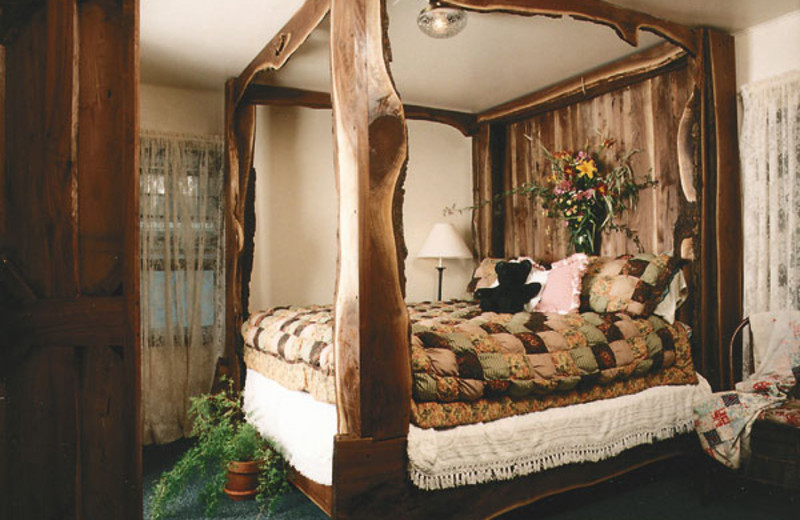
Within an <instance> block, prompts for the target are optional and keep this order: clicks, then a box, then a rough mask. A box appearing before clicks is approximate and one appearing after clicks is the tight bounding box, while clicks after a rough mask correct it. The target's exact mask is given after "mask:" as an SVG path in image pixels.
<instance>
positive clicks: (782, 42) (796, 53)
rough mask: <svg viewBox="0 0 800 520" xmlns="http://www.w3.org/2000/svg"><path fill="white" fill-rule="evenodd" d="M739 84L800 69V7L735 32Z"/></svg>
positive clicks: (737, 81) (738, 85)
mask: <svg viewBox="0 0 800 520" xmlns="http://www.w3.org/2000/svg"><path fill="white" fill-rule="evenodd" d="M734 41H735V45H736V85H737V87H741V86H743V85H746V84H748V83H751V82H753V81H758V80H762V79H766V78H769V77H772V76H776V75H778V74H781V73H784V72H787V71H790V70H799V69H800V10H797V11H793V12H791V13H789V14H787V15H784V16H781V17H779V18H775V19H774V20H770V21H768V22H765V23H762V24H759V25H755V26H753V27H749V28H747V29H745V30H743V31H740V32H738V33H736V34H734Z"/></svg>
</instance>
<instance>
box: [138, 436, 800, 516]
mask: <svg viewBox="0 0 800 520" xmlns="http://www.w3.org/2000/svg"><path fill="white" fill-rule="evenodd" d="M188 446H189V443H188V441H180V442H176V443H173V444H170V445H167V446H157V447H147V448H145V449H144V479H143V484H144V496H145V518H149V507H148V502H149V497H150V494H151V492H152V489H153V484H154V483H155V482H156V481H157V480H158V478H159V476H160V475H161V473H162V472H163V471H165V470H167V469H169V468H170V467H171V466H172V464H173V463H174V462H175V460H177V458H178V457H179V456H180V454H181V453H183V451H185V450H186V448H187V447H188ZM709 460H710V459H709ZM703 462H704V461H703ZM706 467H708V466H706V465H705V464H704V463H695V464H689V463H687V462H686V461H684V460H676V461H673V462H669V463H664V464H659V465H656V466H653V467H649V468H644V469H642V470H638V471H635V472H633V473H630V474H628V475H625V476H623V477H619V478H616V479H613V480H611V481H608V482H605V483H603V484H599V485H597V486H593V487H591V488H588V489H582V490H576V491H571V492H569V493H564V494H561V495H557V496H554V497H550V498H547V499H544V500H541V501H539V502H536V503H535V504H531V505H529V506H527V507H524V508H521V509H517V510H515V511H512V512H510V513H506V514H505V515H503V516H501V517H499V519H500V520H527V519H537V520H584V519H593V520H603V519H608V520H676V519H677V520H691V519H703V520H706V519H709V520H723V519H724V520H740V519H741V520H754V519H759V520H760V519H770V520H772V519H774V520H784V519H785V520H789V519H792V520H796V519H797V518H800V492H791V491H785V490H781V489H778V488H772V487H769V486H764V485H761V484H757V483H753V482H749V481H743V480H739V479H731V478H730V476H729V474H728V473H727V472H724V471H715V472H714V474H715V475H716V477H717V480H716V485H714V486H713V487H712V489H710V490H707V491H706V492H704V483H705V478H704V475H705V468H706ZM199 487H200V481H199V479H198V481H197V482H194V483H192V485H191V486H189V489H187V491H186V493H184V496H182V497H181V499H180V500H178V501H177V502H176V503H175V505H174V506H175V507H174V508H173V511H174V512H175V516H174V518H176V519H180V520H190V519H191V520H195V519H197V520H199V519H203V518H207V517H206V516H205V514H204V507H203V505H202V504H200V503H199V501H198V500H197V490H198V489H199ZM214 518H225V519H253V520H255V519H264V520H266V519H269V520H301V519H302V520H316V519H320V520H322V519H325V518H327V516H326V515H325V514H324V513H322V511H320V510H319V509H318V508H317V506H315V505H314V504H313V503H311V501H309V500H308V499H306V498H305V497H304V496H303V495H302V494H301V493H300V492H299V491H297V490H294V489H293V490H292V492H291V493H289V494H288V495H287V496H286V497H284V499H283V500H282V501H281V502H280V504H279V505H278V507H277V508H276V510H275V511H274V512H273V513H272V514H266V513H264V514H260V513H259V510H258V506H257V505H256V503H255V502H253V501H247V502H231V501H229V500H224V501H223V503H222V505H221V507H220V508H219V509H218V511H217V513H216V515H215V516H214ZM376 520H377V519H376Z"/></svg>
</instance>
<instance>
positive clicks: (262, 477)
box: [150, 380, 288, 520]
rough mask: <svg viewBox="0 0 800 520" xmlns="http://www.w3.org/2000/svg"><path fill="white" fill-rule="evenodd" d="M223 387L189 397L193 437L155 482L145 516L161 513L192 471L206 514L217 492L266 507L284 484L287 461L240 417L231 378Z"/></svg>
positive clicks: (164, 514)
mask: <svg viewBox="0 0 800 520" xmlns="http://www.w3.org/2000/svg"><path fill="white" fill-rule="evenodd" d="M224 386H225V388H224V389H223V390H222V391H220V392H218V393H216V394H204V395H201V396H199V397H195V398H193V399H192V400H191V406H190V408H189V416H190V418H191V419H192V421H193V425H192V435H193V436H194V437H196V438H197V440H196V442H195V443H194V445H193V446H192V447H191V448H189V450H187V451H186V452H185V453H184V454H183V456H181V458H180V459H179V460H178V462H176V463H175V466H173V468H172V469H171V470H169V471H167V472H165V473H164V474H163V475H162V476H161V478H160V479H159V481H158V483H157V484H156V486H155V488H154V492H153V495H152V497H151V501H150V505H151V513H150V518H151V519H153V520H157V519H160V518H165V517H167V516H168V515H169V513H170V503H171V502H172V501H173V500H175V499H176V498H177V497H179V496H180V494H181V492H182V491H183V490H184V489H185V488H186V485H187V484H188V483H189V481H190V480H191V479H192V478H194V477H196V476H198V475H200V476H202V478H205V479H206V483H205V485H204V486H203V487H202V490H201V492H200V499H201V500H202V501H203V502H204V503H205V506H206V514H207V515H209V516H211V515H213V513H214V511H215V510H216V508H217V506H218V505H219V501H220V499H221V498H222V496H223V495H227V496H229V497H230V498H232V499H234V500H244V499H247V498H252V497H253V496H256V497H257V499H258V501H259V503H261V504H262V505H264V506H267V507H269V508H270V509H271V508H272V507H274V505H275V503H276V501H277V500H278V498H279V497H280V496H281V495H282V494H283V492H285V491H286V490H287V489H288V481H287V479H286V476H287V471H288V465H287V464H286V462H285V461H284V460H283V458H282V457H281V455H280V453H279V452H278V451H277V450H276V449H275V447H274V446H273V445H272V444H271V443H270V442H269V441H268V440H266V439H263V438H262V437H261V436H260V435H259V433H258V431H257V430H256V429H255V427H253V426H252V425H251V424H249V423H247V422H246V421H245V420H244V413H243V411H242V406H241V397H240V396H239V395H238V394H237V393H235V392H234V391H233V385H232V382H231V381H230V380H225V385H224ZM229 474H230V476H229ZM254 486H255V487H254Z"/></svg>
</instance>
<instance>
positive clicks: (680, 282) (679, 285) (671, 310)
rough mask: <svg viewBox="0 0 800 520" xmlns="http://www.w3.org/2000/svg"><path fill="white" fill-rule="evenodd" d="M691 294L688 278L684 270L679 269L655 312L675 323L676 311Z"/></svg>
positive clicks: (668, 321) (667, 320)
mask: <svg viewBox="0 0 800 520" xmlns="http://www.w3.org/2000/svg"><path fill="white" fill-rule="evenodd" d="M688 296H689V286H688V285H686V278H685V277H684V276H683V271H682V270H680V269H678V272H677V273H676V274H675V276H674V277H673V278H672V282H671V283H670V284H669V287H667V292H666V294H665V295H664V299H662V300H661V301H660V302H659V304H658V305H657V306H656V308H655V309H654V310H653V314H655V315H656V316H660V317H661V318H663V319H664V321H666V322H667V323H669V324H670V325H672V324H673V323H675V312H677V310H678V309H679V308H680V306H681V305H683V302H685V301H686V299H687V297H688Z"/></svg>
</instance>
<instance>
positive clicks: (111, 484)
mask: <svg viewBox="0 0 800 520" xmlns="http://www.w3.org/2000/svg"><path fill="white" fill-rule="evenodd" d="M136 16H138V2H137V1H136V0H128V1H125V2H109V1H106V0H86V1H83V2H80V3H79V4H78V27H79V34H80V46H79V48H80V56H79V70H80V89H79V92H80V96H79V114H78V115H79V123H80V133H79V140H78V150H79V152H80V153H79V155H78V162H77V165H78V187H79V190H78V193H77V195H78V210H79V219H78V223H79V226H78V229H79V237H78V240H79V244H80V268H79V272H80V291H81V294H82V295H96V296H106V297H110V296H112V295H123V297H124V298H125V299H126V300H127V305H135V302H138V299H139V284H138V279H139V276H138V269H137V268H138V261H137V260H138V258H139V256H138V254H136V253H135V251H132V250H131V249H132V248H134V247H135V246H134V244H135V243H138V228H139V226H138V221H139V212H138V205H137V204H135V203H133V204H132V203H130V202H129V200H128V199H129V197H133V198H134V199H136V198H138V196H137V194H138V191H139V189H138V188H139V186H138V182H137V180H138V170H137V169H136V168H135V162H133V161H134V157H135V155H136V152H137V150H136V142H135V139H136V128H135V127H134V125H131V123H130V121H129V119H130V118H131V117H136V116H134V115H132V112H133V111H136V110H137V109H138V107H136V104H135V102H132V98H133V97H134V93H133V91H134V89H135V88H136V84H138V76H136V75H134V74H131V73H130V72H129V71H130V70H135V68H136V66H137V65H136V59H135V58H136V57H135V55H133V54H132V53H131V50H130V47H131V46H132V45H135V44H134V43H132V38H133V31H134V30H135V18H134V17H136ZM137 250H138V249H137ZM126 259H127V260H128V261H129V262H130V263H131V264H136V267H137V268H134V266H133V265H130V266H126V264H125V261H126ZM126 278H127V279H126ZM121 303H122V302H121ZM117 313H118V316H117V320H118V321H119V322H120V324H121V325H120V326H119V329H120V330H119V336H120V338H119V339H120V341H118V342H114V343H110V344H106V345H103V346H94V347H84V348H83V349H82V350H81V351H80V352H79V355H78V358H77V359H78V363H79V369H78V370H79V373H80V388H79V391H80V396H79V401H78V402H79V403H80V410H79V414H80V415H79V421H80V425H81V428H80V435H81V438H80V443H81V446H82V447H85V448H86V449H81V459H80V467H81V481H80V496H81V499H82V503H81V505H80V511H81V516H83V517H85V518H139V517H140V516H141V513H142V498H141V497H142V495H141V462H140V458H141V455H140V451H139V446H140V441H141V433H140V429H141V425H140V424H139V422H138V413H137V412H136V410H137V407H136V406H135V405H134V406H132V403H135V402H136V401H135V395H136V390H135V388H136V381H137V380H138V372H139V365H138V363H137V354H136V350H137V349H138V343H137V342H135V341H133V339H132V338H131V336H132V335H134V334H135V335H137V336H138V323H139V321H138V316H136V317H133V316H131V315H130V314H128V313H127V308H124V307H123V306H120V308H119V310H118V311H117ZM98 318H99V316H98ZM109 319H110V318H109ZM131 319H133V320H134V321H132V322H130V323H129V322H128V321H129V320H131Z"/></svg>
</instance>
